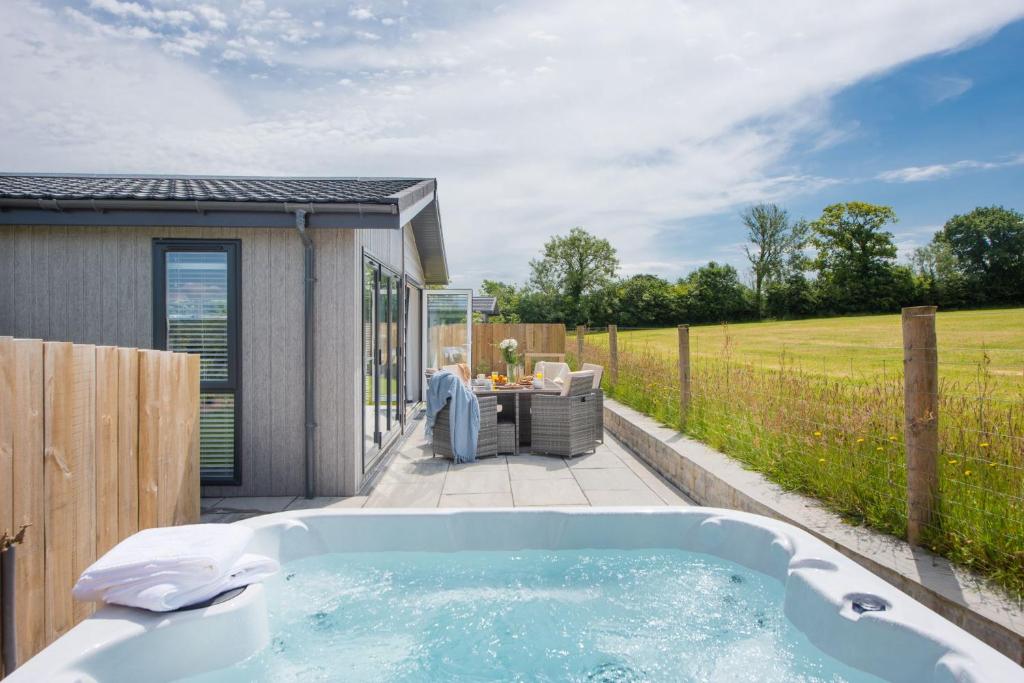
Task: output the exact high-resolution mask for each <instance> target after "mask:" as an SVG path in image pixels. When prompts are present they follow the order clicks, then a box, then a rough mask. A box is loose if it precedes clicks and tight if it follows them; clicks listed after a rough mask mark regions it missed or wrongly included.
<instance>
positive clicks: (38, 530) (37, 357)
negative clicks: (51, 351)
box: [12, 339, 49, 662]
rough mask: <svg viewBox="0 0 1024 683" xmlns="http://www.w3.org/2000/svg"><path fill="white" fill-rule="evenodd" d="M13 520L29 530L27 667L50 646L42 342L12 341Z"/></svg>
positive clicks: (24, 567)
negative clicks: (13, 368) (48, 628)
mask: <svg viewBox="0 0 1024 683" xmlns="http://www.w3.org/2000/svg"><path fill="white" fill-rule="evenodd" d="M14 355H15V373H14V402H13V404H12V405H13V409H14V413H13V414H14V458H13V460H14V472H13V476H12V481H13V487H14V520H15V522H16V523H17V524H25V523H27V524H28V525H29V527H28V529H26V530H25V539H24V541H23V542H22V544H21V545H20V546H18V562H17V564H18V566H17V569H16V570H15V579H14V580H15V585H16V586H17V587H18V601H17V604H16V605H15V621H16V622H17V624H18V661H19V662H24V661H26V660H27V659H28V658H29V657H31V656H32V655H34V654H35V653H36V652H39V650H41V649H43V647H45V646H46V643H47V642H49V641H48V640H47V639H46V592H45V584H44V582H43V580H42V577H43V576H44V572H45V566H46V565H45V560H44V557H45V551H46V548H45V546H44V533H43V529H44V517H45V514H46V512H45V503H44V494H45V491H44V488H45V484H44V473H43V469H44V457H43V444H44V435H43V343H42V342H41V341H39V340H38V339H16V340H15V342H14Z"/></svg>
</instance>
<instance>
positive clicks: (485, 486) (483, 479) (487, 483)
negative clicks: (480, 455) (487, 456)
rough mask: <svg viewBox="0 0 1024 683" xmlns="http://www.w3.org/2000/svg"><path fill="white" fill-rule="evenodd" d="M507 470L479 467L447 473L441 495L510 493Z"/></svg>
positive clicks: (451, 470)
mask: <svg viewBox="0 0 1024 683" xmlns="http://www.w3.org/2000/svg"><path fill="white" fill-rule="evenodd" d="M511 492H512V489H511V487H510V486H509V478H508V468H505V467H481V468H477V469H464V470H456V469H455V468H454V467H453V468H451V469H450V470H449V471H448V476H447V477H446V478H445V480H444V489H443V491H442V493H444V494H453V493H511Z"/></svg>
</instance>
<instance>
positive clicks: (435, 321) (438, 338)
mask: <svg viewBox="0 0 1024 683" xmlns="http://www.w3.org/2000/svg"><path fill="white" fill-rule="evenodd" d="M423 319H424V323H425V328H424V331H425V335H424V336H425V340H424V345H423V367H424V368H428V369H434V370H440V369H441V368H443V367H444V366H446V365H455V364H457V363H465V364H467V365H469V367H470V370H471V371H472V368H473V357H472V348H473V323H472V321H473V290H471V289H427V290H424V291H423Z"/></svg>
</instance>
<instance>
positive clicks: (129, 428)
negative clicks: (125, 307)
mask: <svg viewBox="0 0 1024 683" xmlns="http://www.w3.org/2000/svg"><path fill="white" fill-rule="evenodd" d="M117 355H118V363H117V404H118V410H117V412H118V422H117V532H118V537H119V538H126V537H128V536H131V535H132V534H134V533H135V532H136V531H138V530H139V351H138V349H118V350H117Z"/></svg>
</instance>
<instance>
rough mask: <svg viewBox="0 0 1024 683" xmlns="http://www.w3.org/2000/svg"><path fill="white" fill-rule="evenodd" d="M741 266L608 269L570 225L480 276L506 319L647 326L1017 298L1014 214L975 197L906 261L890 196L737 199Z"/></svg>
mask: <svg viewBox="0 0 1024 683" xmlns="http://www.w3.org/2000/svg"><path fill="white" fill-rule="evenodd" d="M740 220H741V221H742V223H743V225H744V227H745V228H746V231H747V242H746V245H745V254H746V257H747V260H748V261H749V263H750V269H749V278H746V279H744V278H741V277H740V274H739V272H738V271H737V270H736V268H734V267H733V266H731V265H728V264H724V263H716V262H715V261H711V262H709V263H707V264H706V265H704V266H702V267H700V268H697V269H696V270H694V271H693V272H691V273H689V274H688V275H686V276H683V277H680V278H678V279H677V280H675V281H674V282H672V281H670V280H668V279H666V278H664V277H661V276H658V275H651V274H639V275H632V276H629V277H619V275H618V271H619V260H618V255H617V253H616V250H615V248H614V247H613V246H612V245H611V243H609V242H608V240H605V239H602V238H599V237H596V236H594V235H592V234H590V233H588V232H587V231H586V230H584V229H583V228H580V227H576V228H572V229H571V230H570V231H569V234H567V235H556V236H555V237H552V238H551V239H550V240H548V242H547V243H545V245H544V249H543V252H542V253H541V255H540V256H539V257H538V258H535V259H533V260H531V261H530V278H529V280H528V281H527V282H526V284H524V285H521V286H518V285H516V284H512V283H505V282H498V281H494V280H484V282H483V284H482V290H483V292H484V293H485V294H487V295H489V296H494V297H497V299H498V308H499V310H500V318H499V319H500V320H503V321H505V322H561V323H565V324H566V325H569V326H575V325H578V324H585V325H591V326H602V325H607V324H617V325H620V326H623V327H649V326H650V327H655V326H664V325H673V324H676V323H679V322H687V323H701V322H738V321H746V320H759V319H764V318H778V319H785V318H800V317H813V316H825V315H843V314H854V313H889V312H895V311H898V310H899V309H900V307H902V306H912V305H924V304H933V305H938V306H940V307H942V308H947V309H949V308H971V307H981V306H1000V305H1021V304H1024V214H1022V213H1020V212H1019V211H1015V210H1012V209H1005V208H1003V207H998V206H990V207H978V208H976V209H974V210H973V211H971V212H969V213H966V214H963V215H956V216H953V217H952V218H950V219H949V220H948V221H946V223H945V224H944V225H943V226H942V228H941V229H940V230H939V231H938V232H936V233H935V235H934V237H933V238H932V240H931V242H929V243H928V244H927V245H926V246H923V247H919V248H918V249H916V250H915V251H914V253H913V255H912V256H911V258H910V261H909V263H900V262H899V261H898V259H897V247H896V243H895V240H894V237H893V234H892V233H891V232H889V231H888V230H887V229H886V228H887V227H888V226H890V225H892V224H894V223H896V221H897V217H896V213H895V212H894V211H893V209H892V208H891V207H888V206H879V205H875V204H869V203H866V202H845V203H840V204H832V205H830V206H827V207H825V209H824V210H823V211H822V213H821V216H820V217H818V218H817V219H815V220H812V221H808V220H804V219H799V220H792V219H791V218H790V216H789V214H788V212H787V211H786V210H785V209H783V208H782V207H780V206H778V205H776V204H771V203H762V204H758V205H755V206H751V207H749V208H747V209H745V210H744V211H743V212H742V213H741V214H740Z"/></svg>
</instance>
